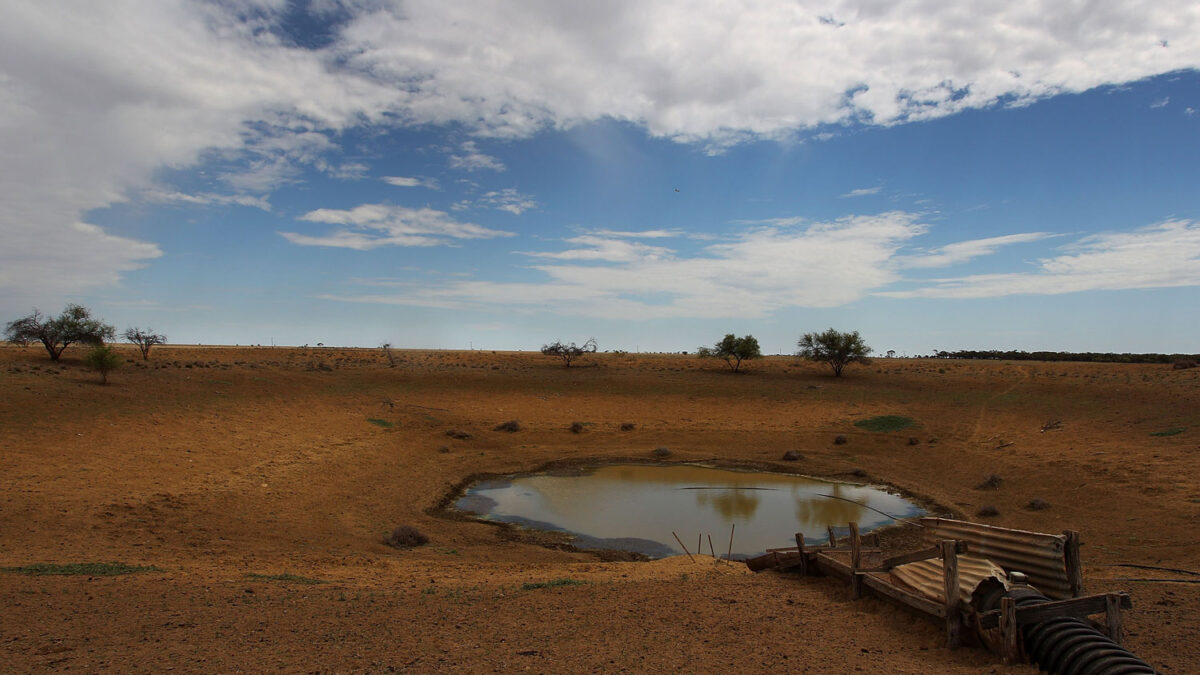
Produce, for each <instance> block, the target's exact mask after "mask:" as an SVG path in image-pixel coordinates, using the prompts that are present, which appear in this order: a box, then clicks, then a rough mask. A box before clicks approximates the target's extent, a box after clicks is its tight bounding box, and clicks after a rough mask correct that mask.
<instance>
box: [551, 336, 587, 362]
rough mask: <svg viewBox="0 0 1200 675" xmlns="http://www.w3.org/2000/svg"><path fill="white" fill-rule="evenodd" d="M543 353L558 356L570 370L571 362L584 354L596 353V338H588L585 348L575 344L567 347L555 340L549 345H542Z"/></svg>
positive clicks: (584, 344)
mask: <svg viewBox="0 0 1200 675" xmlns="http://www.w3.org/2000/svg"><path fill="white" fill-rule="evenodd" d="M542 353H543V354H545V355H546V356H557V357H558V358H560V359H562V362H563V363H565V364H566V365H567V367H568V368H570V367H571V362H572V361H574V360H575V359H577V358H579V357H581V356H583V355H584V354H594V353H596V338H588V340H587V342H584V343H583V346H576V345H575V343H574V342H572V343H571V344H569V345H565V344H563V343H562V341H561V340H555V341H554V342H551V343H550V344H548V345H542Z"/></svg>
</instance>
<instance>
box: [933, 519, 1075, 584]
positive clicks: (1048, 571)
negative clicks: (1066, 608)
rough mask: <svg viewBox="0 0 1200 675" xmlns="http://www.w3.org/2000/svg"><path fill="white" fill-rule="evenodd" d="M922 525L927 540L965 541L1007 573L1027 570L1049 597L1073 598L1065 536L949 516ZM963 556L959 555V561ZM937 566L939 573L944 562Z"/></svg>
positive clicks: (1031, 582)
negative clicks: (985, 523)
mask: <svg viewBox="0 0 1200 675" xmlns="http://www.w3.org/2000/svg"><path fill="white" fill-rule="evenodd" d="M921 524H923V525H924V526H925V535H924V536H925V541H927V542H929V543H931V544H932V543H934V542H936V541H937V540H939V539H956V540H959V541H966V542H967V546H968V549H969V551H970V555H971V556H973V557H980V558H986V559H988V560H991V561H992V562H994V563H996V564H997V565H1000V566H1001V567H1002V568H1004V570H1005V571H1006V572H1012V571H1016V572H1022V573H1024V574H1025V575H1026V576H1028V577H1029V583H1030V584H1032V585H1033V586H1034V587H1035V588H1037V589H1038V590H1039V591H1041V592H1042V593H1044V594H1045V595H1046V596H1047V597H1051V598H1055V599H1061V598H1069V597H1071V584H1070V580H1069V579H1068V577H1067V567H1066V563H1065V561H1064V558H1063V553H1064V550H1065V548H1066V542H1067V538H1066V536H1064V535H1057V534H1044V533H1041V532H1029V531H1026V530H1012V529H1008V528H1003V527H993V526H991V525H982V524H980V523H968V522H966V521H963V520H950V519H947V518H922V519H921ZM963 557H964V556H960V557H959V560H962V558H963ZM938 565H939V567H938V570H939V572H940V570H941V567H940V565H941V561H938ZM960 566H961V563H960ZM960 574H961V572H960Z"/></svg>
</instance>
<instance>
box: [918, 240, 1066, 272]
mask: <svg viewBox="0 0 1200 675" xmlns="http://www.w3.org/2000/svg"><path fill="white" fill-rule="evenodd" d="M1053 236H1055V235H1053V234H1050V233H1049V232H1025V233H1021V234H1006V235H1003V236H1000V237H988V238H986V239H975V240H972V241H960V242H956V243H953V244H947V245H946V246H943V247H941V248H937V249H934V250H932V251H929V252H927V253H922V254H917V255H909V256H903V257H900V258H898V259H897V260H896V262H897V264H898V265H900V266H901V267H910V268H929V267H948V266H950V265H957V264H959V263H964V262H967V261H968V260H971V259H972V258H978V257H980V256H985V255H991V254H993V253H995V252H996V249H998V248H1000V247H1001V246H1011V245H1013V244H1025V243H1029V242H1033V241H1040V240H1042V239H1046V238H1048V237H1053Z"/></svg>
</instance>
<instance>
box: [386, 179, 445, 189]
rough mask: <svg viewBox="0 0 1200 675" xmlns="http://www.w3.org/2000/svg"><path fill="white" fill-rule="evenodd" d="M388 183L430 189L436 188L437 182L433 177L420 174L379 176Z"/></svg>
mask: <svg viewBox="0 0 1200 675" xmlns="http://www.w3.org/2000/svg"><path fill="white" fill-rule="evenodd" d="M380 180H382V181H383V182H385V183H387V184H388V185H395V186H396V187H424V188H429V189H430V190H436V189H438V182H437V180H435V179H433V178H423V177H420V176H384V177H383V178H381V179H380Z"/></svg>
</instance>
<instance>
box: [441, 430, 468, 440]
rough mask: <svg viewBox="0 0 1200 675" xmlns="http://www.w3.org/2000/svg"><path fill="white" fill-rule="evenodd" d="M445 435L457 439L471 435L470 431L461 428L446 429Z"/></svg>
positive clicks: (465, 438) (464, 438)
mask: <svg viewBox="0 0 1200 675" xmlns="http://www.w3.org/2000/svg"><path fill="white" fill-rule="evenodd" d="M446 435H447V436H449V437H450V438H453V439H457V440H460V441H465V440H467V439H468V438H470V437H471V434H470V433H468V432H466V431H463V430H462V429H447V430H446Z"/></svg>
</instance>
